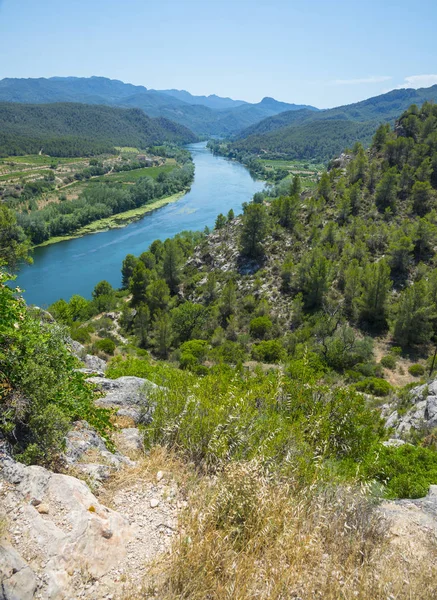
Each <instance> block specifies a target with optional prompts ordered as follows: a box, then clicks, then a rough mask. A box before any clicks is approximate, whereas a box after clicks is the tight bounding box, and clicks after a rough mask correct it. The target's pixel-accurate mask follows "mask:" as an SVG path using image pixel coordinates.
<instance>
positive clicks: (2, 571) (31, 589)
mask: <svg viewBox="0 0 437 600" xmlns="http://www.w3.org/2000/svg"><path fill="white" fill-rule="evenodd" d="M35 591H36V577H35V573H34V572H33V571H32V569H31V568H30V567H29V565H28V564H26V563H25V561H24V560H23V559H22V558H21V556H20V555H19V554H18V553H17V552H16V551H15V550H14V549H13V548H12V546H9V545H0V600H32V598H33V597H34V594H35Z"/></svg>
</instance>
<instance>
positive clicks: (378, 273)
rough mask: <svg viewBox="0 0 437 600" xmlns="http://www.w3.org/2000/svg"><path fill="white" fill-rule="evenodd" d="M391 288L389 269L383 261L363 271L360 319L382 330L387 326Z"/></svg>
mask: <svg viewBox="0 0 437 600" xmlns="http://www.w3.org/2000/svg"><path fill="white" fill-rule="evenodd" d="M390 288H391V280H390V267H389V266H388V264H387V263H386V262H385V261H384V260H380V261H378V262H377V263H370V264H368V265H367V266H366V268H365V269H364V275H363V280H362V290H363V291H362V294H361V298H360V300H359V304H360V318H361V319H362V320H363V321H365V322H366V323H368V324H369V325H371V326H373V327H375V328H376V329H383V328H384V327H385V326H386V324H387V301H388V294H389V291H390Z"/></svg>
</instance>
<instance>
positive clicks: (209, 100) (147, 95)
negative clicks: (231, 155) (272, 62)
mask: <svg viewBox="0 0 437 600" xmlns="http://www.w3.org/2000/svg"><path fill="white" fill-rule="evenodd" d="M0 102H21V103H31V104H39V103H52V102H81V103H85V104H104V105H109V106H117V107H124V108H141V109H142V110H143V111H144V112H145V113H146V114H147V115H149V116H150V117H164V118H167V119H170V120H172V121H175V122H176V123H179V124H180V125H183V126H185V127H188V128H189V129H191V130H192V131H193V132H194V133H195V134H197V135H200V136H205V137H207V136H232V135H234V134H236V133H238V132H239V131H241V130H242V129H244V128H246V127H250V126H251V125H254V124H255V123H258V122H259V121H261V120H262V119H264V118H266V117H270V116H274V115H277V114H279V113H281V112H284V111H293V110H301V109H305V110H309V111H310V112H311V111H317V109H316V108H315V107H313V106H306V105H300V104H288V103H285V102H278V101H276V100H274V99H273V98H264V99H263V100H262V101H261V102H258V103H256V104H250V103H248V102H243V101H242V100H232V99H231V98H221V97H219V96H214V95H212V96H193V95H192V94H190V93H189V92H186V91H184V90H162V91H160V90H149V89H147V88H146V87H144V86H139V85H133V84H130V83H123V82H122V81H118V80H114V79H107V78H105V77H89V78H86V77H51V78H49V79H45V78H38V79H13V78H6V79H2V80H0Z"/></svg>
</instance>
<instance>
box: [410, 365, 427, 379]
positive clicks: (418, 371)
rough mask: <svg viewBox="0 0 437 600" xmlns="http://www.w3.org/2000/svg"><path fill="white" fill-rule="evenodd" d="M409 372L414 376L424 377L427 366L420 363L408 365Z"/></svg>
mask: <svg viewBox="0 0 437 600" xmlns="http://www.w3.org/2000/svg"><path fill="white" fill-rule="evenodd" d="M408 373H409V374H410V375H412V376H413V377H423V375H425V367H424V366H423V365H421V364H419V363H417V364H415V365H411V366H410V367H408Z"/></svg>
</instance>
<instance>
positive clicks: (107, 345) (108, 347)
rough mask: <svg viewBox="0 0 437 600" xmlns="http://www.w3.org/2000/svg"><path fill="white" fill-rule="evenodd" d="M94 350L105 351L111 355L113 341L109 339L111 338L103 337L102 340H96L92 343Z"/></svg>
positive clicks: (113, 348)
mask: <svg viewBox="0 0 437 600" xmlns="http://www.w3.org/2000/svg"><path fill="white" fill-rule="evenodd" d="M94 347H95V348H96V350H100V351H101V352H105V353H106V354H110V355H113V354H114V352H115V348H116V345H115V342H114V340H111V338H103V339H102V340H97V342H96V343H95V344H94Z"/></svg>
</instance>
